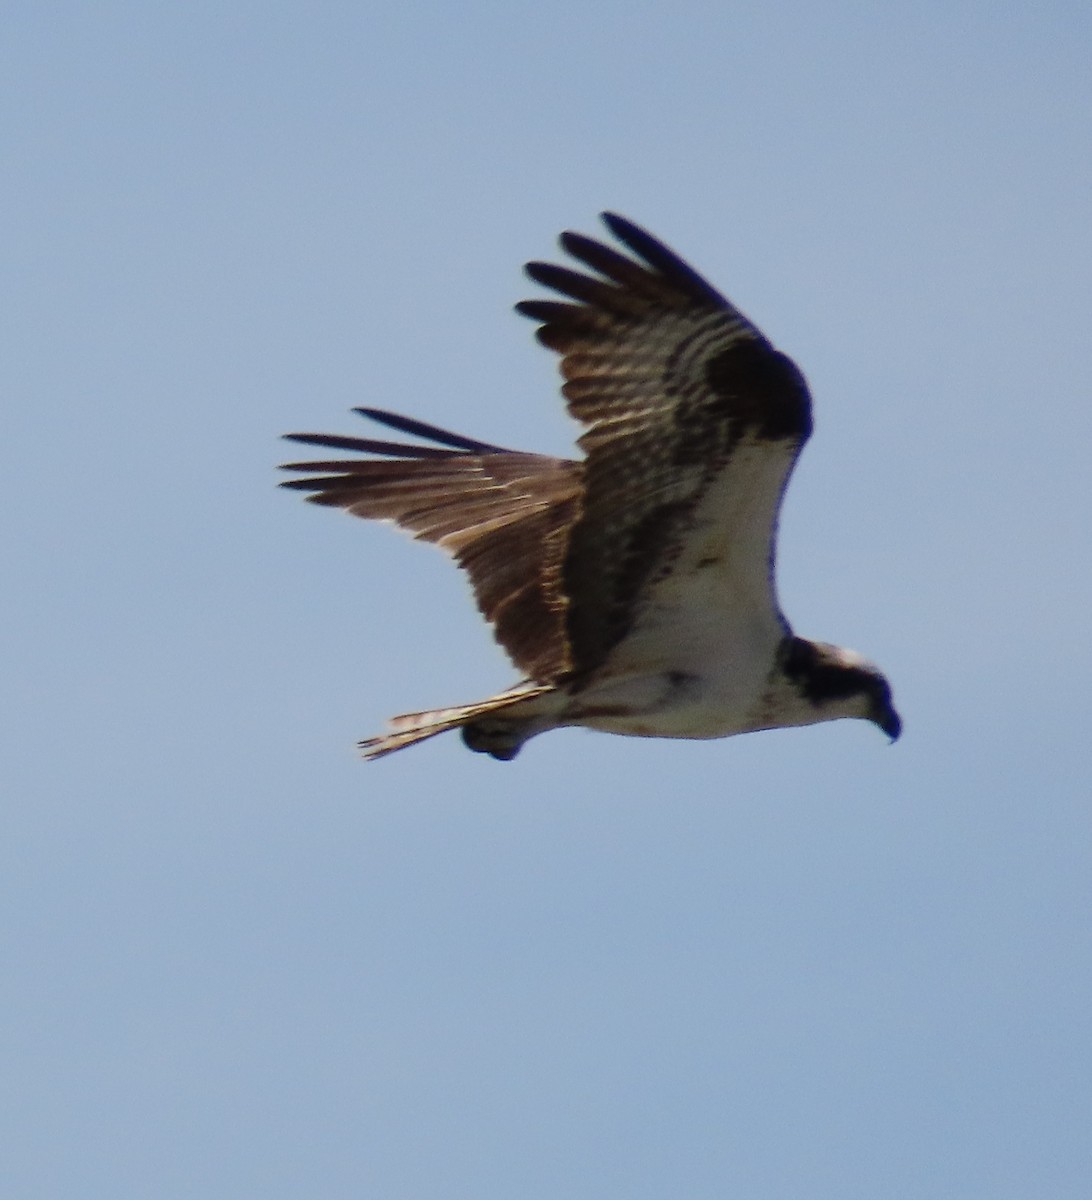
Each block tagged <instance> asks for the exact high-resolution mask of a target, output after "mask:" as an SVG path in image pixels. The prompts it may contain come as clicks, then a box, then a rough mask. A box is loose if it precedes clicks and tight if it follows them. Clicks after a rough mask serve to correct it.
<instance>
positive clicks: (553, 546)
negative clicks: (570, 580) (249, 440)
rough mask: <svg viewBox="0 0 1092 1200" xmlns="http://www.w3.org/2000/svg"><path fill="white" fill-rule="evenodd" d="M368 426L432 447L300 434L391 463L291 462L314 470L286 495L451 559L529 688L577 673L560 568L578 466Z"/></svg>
mask: <svg viewBox="0 0 1092 1200" xmlns="http://www.w3.org/2000/svg"><path fill="white" fill-rule="evenodd" d="M356 411H358V412H360V413H362V414H363V415H365V416H368V417H371V418H372V419H373V420H376V421H378V422H380V423H381V424H384V425H388V426H392V427H394V428H396V429H398V430H400V431H401V432H403V433H410V434H413V435H415V436H418V437H423V438H428V439H429V440H430V441H432V442H434V443H438V444H437V445H431V446H416V445H412V444H408V443H400V442H387V441H378V440H374V439H371V438H353V437H336V436H332V435H328V434H315V433H294V434H289V435H287V436H288V437H289V439H290V440H292V441H296V442H303V443H305V444H307V445H312V446H327V447H330V448H332V449H336V450H349V451H359V452H362V453H365V454H377V455H384V456H386V457H383V458H372V459H344V460H342V459H339V460H336V461H325V462H303V463H287V464H286V465H285V469H286V470H291V471H310V472H315V473H316V477H312V478H308V479H290V480H288V481H286V482H285V483H284V484H283V485H282V486H284V487H288V488H295V489H298V490H301V491H307V492H311V493H312V494H311V495H310V496H308V499H309V500H311V501H313V502H314V503H315V504H323V505H328V506H330V507H333V508H343V509H345V510H346V511H347V512H350V513H353V514H354V515H355V516H358V517H371V518H375V519H378V520H389V521H393V522H394V523H395V524H396V525H398V526H400V527H401V528H403V529H406V530H408V531H409V532H411V533H413V534H414V535H415V536H416V537H418V538H421V539H422V540H424V541H427V542H434V543H436V544H437V545H439V546H441V547H442V548H443V549H444V550H446V551H448V552H449V553H450V554H452V555H453V556H454V558H455V559H456V561H457V562H458V563H459V565H460V566H462V567H464V568H465V569H466V571H467V573H468V574H469V576H470V580H471V583H472V584H473V587H474V593H475V597H476V599H477V603H478V607H479V609H480V610H481V612H482V614H483V615H484V616H485V617H486V619H487V620H488V621H490V622H491V623H492V625H493V628H494V633H495V636H496V639H497V641H498V642H499V643H500V644H501V645H502V646H503V647H504V649H505V650H506V651H507V652H508V654H509V656H510V657H511V659H512V661H513V662H514V663H515V664H516V666H517V667H518V668H519V669H520V670H522V671H524V672H526V674H527V675H528V677H529V678H531V679H534V680H536V681H538V682H549V681H552V680H554V679H556V678H557V677H558V676H560V675H562V674H564V673H565V672H566V671H567V670H568V669H569V666H570V663H569V656H568V645H567V641H566V638H565V608H566V601H565V597H564V595H563V594H562V591H561V563H562V560H563V559H564V555H565V549H566V546H567V544H568V533H569V529H570V528H571V526H572V523H573V520H574V517H575V513H576V509H577V507H578V505H579V496H580V490H581V473H582V465H581V464H580V463H575V462H570V461H568V460H566V459H560V458H550V457H547V456H546V455H542V454H525V453H522V452H520V451H517V450H507V449H505V448H504V447H501V446H492V445H489V444H488V443H485V442H477V441H474V440H473V439H471V438H465V437H462V436H461V435H459V434H454V433H451V432H449V431H448V430H444V429H439V428H437V427H436V426H434V425H426V424H425V423H423V422H421V421H414V420H411V419H410V418H407V417H401V416H398V415H397V414H395V413H387V412H384V411H383V410H381V409H358V410H356Z"/></svg>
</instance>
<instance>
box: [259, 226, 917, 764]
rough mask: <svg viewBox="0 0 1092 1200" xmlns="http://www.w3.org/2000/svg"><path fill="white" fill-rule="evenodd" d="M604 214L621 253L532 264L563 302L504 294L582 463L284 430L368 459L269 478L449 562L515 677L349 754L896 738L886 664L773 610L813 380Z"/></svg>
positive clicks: (509, 753) (423, 434)
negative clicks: (461, 573) (443, 743)
mask: <svg viewBox="0 0 1092 1200" xmlns="http://www.w3.org/2000/svg"><path fill="white" fill-rule="evenodd" d="M603 221H604V222H605V224H606V226H607V228H608V229H609V230H610V232H611V233H612V234H613V235H614V236H615V238H617V239H618V241H619V242H620V243H622V245H623V246H624V247H625V248H626V249H627V250H628V251H629V252H630V253H629V254H625V253H621V252H620V251H619V250H617V249H614V248H612V247H611V246H608V245H605V244H604V243H602V242H598V241H594V240H593V239H591V238H588V237H585V236H583V235H581V234H577V233H564V234H562V236H561V246H562V248H563V249H564V250H565V251H567V252H568V254H569V255H570V256H571V257H572V258H573V259H575V260H577V261H578V262H579V263H580V264H582V266H583V267H584V268H586V269H587V270H572V269H571V268H569V267H563V266H555V265H551V264H549V263H541V262H533V263H530V264H529V265H528V266H527V268H526V270H527V274H528V275H529V276H530V277H531V279H533V280H534V281H535V282H536V283H539V284H542V285H544V286H545V287H547V288H549V289H551V290H552V291H554V292H556V293H559V294H560V295H561V296H563V297H565V299H564V300H558V299H538V300H525V301H524V302H523V303H521V304H519V305H517V309H518V311H519V312H521V313H522V314H523V315H524V316H527V317H530V318H531V319H532V320H534V321H537V322H539V329H538V338H539V340H540V341H541V342H542V343H543V344H544V345H545V346H547V347H548V348H549V349H550V350H553V351H556V352H557V353H558V354H559V355H560V368H561V374H562V376H563V378H564V381H565V382H564V383H563V385H562V388H561V390H562V392H563V394H564V396H565V400H566V402H567V405H568V409H569V412H570V413H571V414H572V415H573V416H574V417H575V418H576V419H577V420H578V421H580V422H581V423H582V424H583V425H584V426H585V430H584V433H583V434H582V436H581V437H580V439H579V445H580V447H581V449H582V450H583V451H584V458H583V459H581V460H578V461H573V460H570V459H563V458H551V457H548V456H546V455H542V454H530V453H525V452H522V451H519V450H509V449H506V448H504V447H503V446H494V445H491V444H489V443H487V442H479V441H475V440H474V439H472V438H467V437H462V436H460V435H458V434H454V433H451V432H449V431H448V430H445V429H439V428H437V427H436V426H433V425H426V424H424V423H423V422H420V421H415V420H411V419H409V418H408V417H402V416H398V415H397V414H395V413H390V412H385V411H383V410H380V409H374V408H360V409H356V410H355V411H356V412H358V413H360V414H362V415H363V416H365V417H368V418H370V419H371V420H373V421H376V422H378V423H379V424H381V425H384V426H387V427H388V428H391V429H395V430H398V431H399V432H400V433H402V434H408V435H410V436H412V437H416V438H419V439H421V440H422V441H423V442H425V443H428V444H420V445H419V444H416V443H402V442H389V441H380V440H375V439H372V438H356V437H336V436H330V435H326V434H313V433H293V434H289V435H287V436H288V437H289V438H290V440H292V441H296V442H303V443H306V444H308V445H313V446H324V447H330V448H333V449H335V450H339V451H359V452H362V453H364V454H370V455H374V456H377V457H372V458H365V459H347V460H340V459H338V460H336V461H323V462H304V463H289V464H287V465H286V467H285V469H287V470H291V471H306V472H311V473H312V475H311V476H310V477H307V478H303V479H291V480H288V481H287V482H286V483H285V484H284V485H283V486H285V487H289V488H298V489H299V490H301V491H305V492H310V493H311V495H310V496H309V497H308V499H309V500H312V501H314V502H315V503H316V504H323V505H328V506H330V507H333V508H343V509H345V510H346V511H348V512H350V513H353V514H354V515H356V516H358V517H372V518H377V519H380V520H387V521H393V522H394V523H395V524H396V525H398V526H401V527H402V528H403V529H406V530H408V531H409V532H410V533H412V534H414V535H415V536H416V537H418V538H421V539H423V540H424V541H428V542H435V543H436V544H437V545H439V546H441V547H442V548H443V549H445V550H446V551H448V552H449V553H450V554H451V555H453V556H454V558H455V560H456V562H458V564H459V565H460V566H461V567H462V568H463V569H464V570H466V572H467V573H468V575H469V576H470V580H471V583H472V585H473V588H474V593H475V596H476V599H477V602H478V607H479V608H480V610H481V612H482V614H483V615H484V616H485V617H486V618H487V620H489V621H490V622H491V623H492V625H493V629H494V633H495V636H496V639H497V641H498V642H499V643H500V644H501V646H503V647H504V649H505V650H506V651H507V653H508V655H509V657H510V658H511V659H512V661H513V663H514V664H515V665H516V667H517V668H518V669H519V670H520V671H522V672H523V674H524V676H525V678H524V680H523V682H521V683H518V684H517V685H516V686H514V687H512V688H510V689H509V690H508V691H505V692H502V693H500V694H499V695H497V696H492V697H490V698H489V699H488V700H482V701H480V702H478V703H476V704H463V705H458V706H456V707H453V708H440V709H433V710H431V711H427V712H417V713H407V714H405V715H403V716H399V717H395V718H393V720H391V721H390V723H389V725H388V730H387V732H386V733H384V734H383V735H381V736H379V737H375V738H370V739H368V740H367V741H364V742H361V743H360V745H361V748H362V749H363V751H364V754H365V756H366V757H368V758H378V757H380V756H381V755H384V754H389V753H391V752H392V751H394V750H400V749H402V748H403V747H404V746H409V745H413V744H414V743H416V742H421V741H424V740H425V739H426V738H430V737H434V736H435V735H436V734H439V733H444V732H446V731H447V730H449V729H456V728H458V729H461V730H462V736H463V740H464V741H465V742H466V744H467V746H469V747H470V749H472V750H478V751H482V752H484V753H486V754H491V755H492V756H493V757H494V758H497V759H502V760H509V759H512V758H514V757H515V756H516V754H517V753H518V752H519V750H520V748H521V747H522V745H523V744H524V742H526V741H527V740H528V739H529V738H531V737H534V736H535V734H538V733H542V732H544V731H546V730H549V729H557V728H561V727H563V726H569V725H582V726H586V727H587V728H590V729H599V730H604V731H606V732H608V733H621V734H629V735H631V736H634V737H672V738H718V737H728V736H730V735H731V734H736V733H747V732H750V731H752V730H759V729H780V728H783V727H786V726H795V725H812V724H815V723H816V722H818V721H833V720H837V719H838V718H840V717H858V718H862V719H864V720H867V721H872V722H874V723H875V724H876V725H878V726H879V727H880V729H882V730H883V731H884V733H886V734H887V735H888V737H890V738H891V739H892V740H894V739H895V738H897V737H898V736H899V732H900V729H901V722H900V720H899V716H898V714H897V713H896V711H895V708H894V706H893V704H892V701H891V688H890V687H889V685H888V683H887V680H886V679H885V678H884V676H883V675H882V674H881V673H880V671H879V670H878V669H877V668H876V667H875V666H873V665H872V664H871V663H869V662H868V661H867V660H865V659H864V658H862V657H861V656H860V655H858V654H856V653H854V652H853V651H850V650H844V649H842V648H840V647H838V646H833V645H830V644H828V643H826V642H813V641H808V640H806V639H804V638H801V637H797V636H796V635H795V634H794V633H793V631H792V629H791V628H790V626H789V623H788V621H787V620H786V619H785V617H784V616H783V615H782V612H781V609H780V607H779V606H778V601H777V590H776V585H775V579H774V548H775V540H776V534H777V519H778V510H779V509H780V506H781V498H782V494H783V493H784V490H785V485H786V483H787V482H788V479H789V475H790V473H791V472H792V468H793V464H794V463H795V462H796V458H797V456H798V455H799V453H800V451H801V449H802V448H803V445H804V443H805V442H806V441H807V439H808V435H809V434H810V433H811V428H812V419H811V398H810V396H809V394H808V388H807V385H806V383H805V382H804V377H803V376H802V375H801V373H800V371H799V370H798V369H797V368H796V366H795V364H794V363H793V362H792V360H791V359H789V358H788V357H786V356H785V355H784V354H781V353H780V352H779V351H777V350H775V349H774V347H773V346H772V345H771V344H770V342H769V341H767V339H766V338H765V337H764V336H763V335H762V333H761V332H760V331H759V330H758V329H757V328H756V327H755V326H754V325H752V324H751V322H750V321H749V320H747V318H746V317H745V316H744V315H743V314H742V313H741V312H740V311H739V310H738V309H737V308H735V307H734V306H733V305H732V304H730V303H729V302H728V301H727V300H726V299H725V298H724V297H723V296H722V295H720V293H719V292H717V291H716V290H715V289H714V288H713V287H712V286H711V285H710V284H709V283H707V282H706V281H705V280H704V279H703V278H702V277H701V276H700V275H698V274H697V272H695V271H694V270H693V269H692V268H691V267H689V266H688V265H687V264H686V263H685V262H683V261H682V259H680V258H679V257H678V256H677V255H676V254H674V253H673V252H672V251H671V250H669V249H668V248H667V247H666V246H664V245H663V244H662V243H661V242H659V241H657V240H656V239H655V238H653V237H652V236H651V235H649V234H648V233H646V232H645V231H644V230H643V229H641V228H639V227H638V226H636V225H634V224H633V223H632V222H630V221H627V220H625V219H624V218H623V217H620V216H616V215H615V214H613V213H605V214H603Z"/></svg>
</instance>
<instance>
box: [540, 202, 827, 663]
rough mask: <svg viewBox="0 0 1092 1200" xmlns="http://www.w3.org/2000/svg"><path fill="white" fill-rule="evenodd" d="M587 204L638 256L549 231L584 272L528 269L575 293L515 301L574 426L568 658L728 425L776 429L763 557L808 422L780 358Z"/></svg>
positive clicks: (699, 489) (619, 625) (634, 593)
mask: <svg viewBox="0 0 1092 1200" xmlns="http://www.w3.org/2000/svg"><path fill="white" fill-rule="evenodd" d="M603 220H604V221H605V223H606V224H607V226H608V228H609V229H610V230H611V232H612V233H613V234H614V235H615V236H616V237H617V238H618V239H619V240H620V241H621V242H622V243H624V245H625V246H627V247H628V248H629V250H631V251H632V252H633V253H634V254H635V255H636V256H637V257H638V258H639V259H640V260H641V261H640V262H638V261H635V260H634V259H633V258H630V257H627V256H625V255H622V254H619V253H618V252H617V251H615V250H613V249H611V248H609V247H608V246H605V245H603V244H602V243H600V242H596V241H593V240H592V239H591V238H587V237H584V236H582V235H580V234H574V233H565V234H562V236H561V245H562V247H563V248H564V249H565V250H566V251H567V252H568V253H569V254H570V255H572V256H573V257H574V258H576V259H578V260H579V261H580V262H581V263H583V264H585V265H586V266H588V267H591V268H592V269H593V270H594V271H595V272H597V273H598V276H600V277H595V276H592V275H585V274H581V273H579V272H576V271H572V270H569V269H567V268H564V267H557V266H553V265H551V264H548V263H538V262H535V263H531V264H529V266H528V267H527V273H528V274H529V275H530V277H531V278H532V279H534V280H535V281H536V282H538V283H541V284H543V285H545V286H546V287H549V288H552V289H553V290H554V291H556V292H560V293H562V294H563V295H565V296H568V297H570V298H571V299H572V300H575V301H576V303H567V302H561V301H555V300H530V301H524V302H523V303H522V304H520V305H518V306H517V307H518V309H519V311H520V312H522V313H523V314H524V315H525V316H528V317H531V318H532V319H534V320H537V321H540V322H541V323H542V324H541V328H540V329H539V330H538V337H539V340H540V341H541V342H542V343H543V344H544V345H546V346H547V347H549V348H550V349H551V350H555V351H557V352H558V353H559V354H560V355H561V362H560V369H561V374H562V376H563V378H564V379H565V383H564V384H563V386H562V392H563V393H564V395H565V399H566V401H567V402H568V408H569V411H570V413H572V415H573V416H574V417H576V418H577V419H578V420H580V421H582V422H583V423H584V424H585V425H586V426H587V427H588V428H587V431H586V432H585V433H584V434H583V435H582V436H581V438H580V442H579V444H580V446H581V447H582V448H583V449H584V451H585V452H586V454H587V459H586V462H585V464H584V465H585V474H584V499H583V504H582V507H581V511H580V514H579V516H578V518H577V521H576V525H575V526H574V528H573V531H572V536H571V542H570V545H569V550H568V554H567V555H566V557H565V561H564V566H563V574H564V582H563V591H564V592H565V594H567V595H568V596H569V597H570V599H571V605H570V608H569V611H568V637H569V642H570V646H571V650H570V655H571V659H572V663H573V667H574V670H575V671H576V672H577V673H578V674H579V673H583V672H587V671H591V670H594V669H595V668H596V667H597V666H599V665H600V664H601V663H602V662H603V660H604V659H605V658H606V656H607V655H608V654H609V653H610V651H611V650H612V648H613V647H615V646H616V645H617V644H618V642H619V641H621V640H622V638H624V637H625V635H626V633H627V632H628V630H629V629H630V628H632V625H633V622H634V620H635V619H636V617H637V615H638V611H637V610H638V609H639V607H640V598H641V596H642V593H644V592H645V591H647V588H648V585H649V584H651V583H653V582H655V580H656V579H658V578H662V577H663V576H664V575H665V574H666V573H669V572H670V569H671V555H672V553H673V548H677V547H678V546H679V544H680V543H681V541H682V539H683V538H684V537H685V533H686V529H687V522H688V519H689V518H690V517H691V516H692V515H693V513H694V512H695V510H696V508H697V506H698V504H699V502H700V500H701V498H702V496H703V494H704V493H705V492H706V490H707V489H708V488H709V487H710V485H711V484H712V483H713V481H714V480H716V479H717V477H718V475H719V474H720V473H721V472H722V471H724V470H725V469H726V467H727V464H728V462H729V460H730V458H731V455H732V452H733V448H734V447H735V446H737V445H739V444H740V442H741V441H743V440H744V439H747V440H748V441H749V442H750V443H752V444H753V443H754V442H755V441H759V442H765V443H777V444H778V446H777V451H776V453H774V454H772V455H771V458H770V464H769V471H768V474H769V476H770V481H769V482H770V490H771V491H772V494H773V495H774V498H775V500H774V511H773V512H772V513H771V514H770V528H769V539H768V547H769V553H768V554H767V555H766V558H767V559H769V558H771V557H772V538H773V533H774V530H773V526H774V524H775V523H776V505H777V503H778V502H779V499H780V494H781V490H782V488H783V486H784V482H785V479H786V478H787V474H788V471H787V470H786V465H785V463H786V454H789V455H790V457H789V460H788V469H791V463H792V461H794V459H795V455H796V454H797V453H798V452H799V450H800V448H801V447H802V446H803V444H804V442H805V441H806V440H807V437H808V434H809V433H810V431H811V404H810V397H809V396H808V391H807V386H806V384H805V383H804V380H803V377H802V376H801V375H800V373H799V371H798V370H797V369H796V367H795V365H794V364H793V363H792V361H791V360H790V359H788V358H787V357H786V356H785V355H783V354H780V353H779V352H778V351H776V350H775V349H774V348H773V347H772V346H771V345H770V343H769V342H768V341H767V340H766V338H765V337H763V335H762V334H761V333H760V332H759V330H758V329H757V328H756V327H755V326H754V325H752V324H751V322H750V321H748V320H747V318H746V317H745V316H743V314H742V313H740V312H739V311H738V310H737V309H736V308H734V307H733V306H732V305H731V304H730V303H729V302H728V301H727V300H726V299H725V298H724V297H723V296H721V295H720V294H719V293H718V292H717V291H715V290H714V289H713V288H712V286H711V285H710V284H708V283H707V282H706V281H705V280H704V279H702V278H701V276H699V275H698V274H697V273H696V272H695V271H694V270H693V269H692V268H691V267H689V266H688V265H687V264H686V263H685V262H683V261H682V260H681V259H680V258H679V257H678V256H677V255H675V254H674V253H673V252H672V251H670V250H668V249H667V248H666V247H665V246H664V245H662V244H661V243H660V242H658V241H656V240H655V239H654V238H652V237H651V236H650V235H649V234H648V233H646V232H645V231H644V230H642V229H640V228H639V227H638V226H636V225H634V224H632V223H631V222H629V221H627V220H625V219H624V218H622V217H619V216H616V215H614V214H611V213H604V214H603ZM752 485H753V479H751V480H748V481H747V482H746V483H744V481H743V480H742V479H741V486H752ZM771 567H772V563H771V562H769V561H758V562H755V563H754V564H753V568H751V569H754V570H757V571H761V572H768V571H769V570H770V569H771Z"/></svg>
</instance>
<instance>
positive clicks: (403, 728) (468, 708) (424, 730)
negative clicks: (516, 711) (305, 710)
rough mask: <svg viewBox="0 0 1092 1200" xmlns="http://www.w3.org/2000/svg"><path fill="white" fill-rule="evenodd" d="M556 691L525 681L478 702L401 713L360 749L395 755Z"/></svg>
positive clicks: (377, 754)
mask: <svg viewBox="0 0 1092 1200" xmlns="http://www.w3.org/2000/svg"><path fill="white" fill-rule="evenodd" d="M553 690H554V689H553V688H552V687H550V686H549V685H546V684H536V683H526V684H521V685H519V686H518V687H515V688H511V689H509V690H508V691H507V692H501V694H500V695H499V696H491V697H490V698H489V699H488V700H479V701H478V702H477V703H476V704H460V705H456V706H455V707H453V708H433V709H427V710H426V711H424V712H415V713H402V714H401V715H400V716H397V717H392V718H391V719H390V720H389V721H388V722H387V732H386V733H382V734H380V735H379V736H378V737H373V738H366V739H365V740H364V741H362V742H360V743H359V745H360V749H361V750H362V751H363V754H364V757H365V758H366V759H369V760H370V759H374V758H382V757H383V756H384V755H385V754H393V753H394V752H395V750H402V749H404V748H405V747H406V746H413V745H415V744H416V743H417V742H424V741H427V740H428V739H429V738H433V737H436V736H437V734H441V733H447V732H448V731H449V730H452V729H459V728H460V727H462V726H464V725H467V724H469V723H470V722H471V721H475V720H477V719H478V718H479V717H486V716H489V717H491V716H493V714H494V713H498V712H503V711H504V710H506V709H509V708H512V707H514V706H515V705H517V704H523V703H524V702H526V701H528V700H534V699H537V698H538V697H539V696H544V695H546V694H547V693H548V692H552V691H553Z"/></svg>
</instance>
